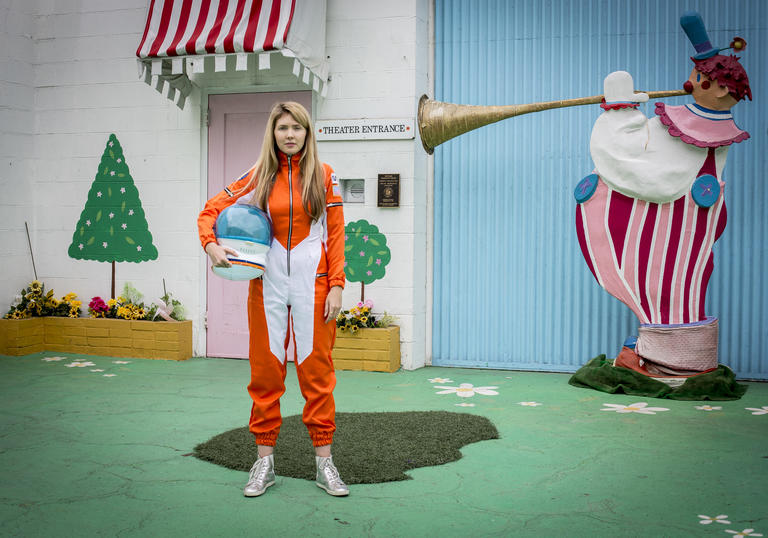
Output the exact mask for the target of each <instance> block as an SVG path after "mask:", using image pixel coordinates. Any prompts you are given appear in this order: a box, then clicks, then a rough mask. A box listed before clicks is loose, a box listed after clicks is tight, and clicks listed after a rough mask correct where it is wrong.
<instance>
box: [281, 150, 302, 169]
mask: <svg viewBox="0 0 768 538" xmlns="http://www.w3.org/2000/svg"><path fill="white" fill-rule="evenodd" d="M302 155H303V152H302V151H299V152H298V153H294V154H293V155H291V156H290V157H288V155H286V154H285V153H283V152H282V151H280V150H278V151H277V160H278V162H279V163H280V168H282V167H284V166H288V160H289V159H290V161H291V166H298V165H299V161H300V160H301V156H302Z"/></svg>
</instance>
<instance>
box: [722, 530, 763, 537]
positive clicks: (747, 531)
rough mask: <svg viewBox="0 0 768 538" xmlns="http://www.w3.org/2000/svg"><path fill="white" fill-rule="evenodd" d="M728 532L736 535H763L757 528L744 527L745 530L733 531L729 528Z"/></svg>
mask: <svg viewBox="0 0 768 538" xmlns="http://www.w3.org/2000/svg"><path fill="white" fill-rule="evenodd" d="M725 532H727V533H728V534H733V535H734V536H762V534H760V533H759V532H755V529H744V530H743V531H732V530H730V529H728V530H727V531H725Z"/></svg>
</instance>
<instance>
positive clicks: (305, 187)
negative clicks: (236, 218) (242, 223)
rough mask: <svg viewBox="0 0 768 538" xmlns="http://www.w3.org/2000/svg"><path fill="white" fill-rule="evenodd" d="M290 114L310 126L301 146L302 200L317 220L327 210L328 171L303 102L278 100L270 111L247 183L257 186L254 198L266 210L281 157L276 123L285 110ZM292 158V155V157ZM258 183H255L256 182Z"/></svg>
mask: <svg viewBox="0 0 768 538" xmlns="http://www.w3.org/2000/svg"><path fill="white" fill-rule="evenodd" d="M285 113H288V114H290V115H291V116H292V117H293V119H294V120H296V121H297V122H298V123H299V124H300V125H301V126H302V127H304V128H305V129H306V130H307V136H306V138H305V139H304V147H303V148H302V149H300V150H299V153H300V154H301V157H300V158H299V169H300V170H301V204H302V206H304V211H305V212H306V213H307V215H309V216H310V217H311V218H312V220H315V221H316V220H318V219H320V217H322V215H323V211H325V174H324V173H323V165H322V163H321V162H320V160H319V159H318V158H317V139H316V138H315V132H314V128H313V126H312V119H311V118H310V117H309V112H307V109H306V108H304V107H303V106H302V105H301V104H299V103H296V102H294V101H287V102H284V103H277V104H276V105H275V106H274V107H273V108H272V112H271V113H270V114H269V120H268V121H267V129H266V132H265V133H264V142H263V143H262V145H261V154H260V155H259V160H258V161H256V165H255V168H256V172H255V173H254V174H253V175H252V176H251V180H250V181H249V182H248V184H247V185H246V186H245V187H244V189H243V190H244V191H246V192H247V191H248V190H250V189H252V188H254V187H255V189H254V192H253V197H252V198H251V202H252V203H253V204H254V205H256V206H258V207H259V208H260V209H262V210H264V211H266V209H267V201H268V200H269V195H270V193H271V192H272V186H273V185H274V181H273V179H274V178H275V176H276V174H277V171H278V169H279V168H280V161H279V160H278V158H277V151H278V150H277V144H276V143H275V125H276V124H277V120H278V119H279V118H280V116H282V115H283V114H285ZM289 159H290V157H289ZM254 184H255V185H254Z"/></svg>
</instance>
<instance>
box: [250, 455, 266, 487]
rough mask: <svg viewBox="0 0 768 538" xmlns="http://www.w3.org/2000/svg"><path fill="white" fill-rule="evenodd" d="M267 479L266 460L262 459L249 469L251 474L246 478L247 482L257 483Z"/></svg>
mask: <svg viewBox="0 0 768 538" xmlns="http://www.w3.org/2000/svg"><path fill="white" fill-rule="evenodd" d="M266 479H267V464H266V458H262V459H260V460H259V461H257V462H256V465H254V466H253V469H251V474H250V476H249V478H248V481H249V482H259V481H262V482H263V481H264V480H266Z"/></svg>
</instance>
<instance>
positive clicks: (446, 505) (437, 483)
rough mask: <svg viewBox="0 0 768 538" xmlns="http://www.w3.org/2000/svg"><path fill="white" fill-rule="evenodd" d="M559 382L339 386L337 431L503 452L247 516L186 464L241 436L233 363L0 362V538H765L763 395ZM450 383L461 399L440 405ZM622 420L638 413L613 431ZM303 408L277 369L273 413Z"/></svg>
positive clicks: (373, 378) (349, 376)
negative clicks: (345, 419)
mask: <svg viewBox="0 0 768 538" xmlns="http://www.w3.org/2000/svg"><path fill="white" fill-rule="evenodd" d="M59 357H62V359H61V360H47V359H57V358H59ZM568 377H569V376H568V375H567V374H547V373H530V372H511V371H498V370H468V369H453V368H434V367H430V368H424V369H420V370H416V371H400V372H396V373H394V374H382V373H370V372H339V373H338V387H337V389H336V392H335V396H336V402H337V409H338V410H339V411H406V410H449V411H458V412H468V413H477V414H481V415H484V416H486V417H488V418H489V419H491V420H492V421H493V422H494V424H495V425H496V427H497V428H498V430H499V433H500V435H501V439H499V440H494V441H486V442H482V443H476V444H474V445H470V446H467V447H465V448H464V449H463V457H462V458H461V459H460V460H459V461H456V462H453V463H451V464H448V465H444V466H439V467H429V468H422V469H416V470H414V471H412V472H411V473H410V474H411V476H412V477H413V480H408V481H402V482H390V483H384V484H373V485H358V486H353V487H352V488H351V495H350V496H349V497H346V498H333V497H330V496H328V495H326V494H325V493H324V492H323V491H321V490H320V489H319V488H317V487H316V486H315V485H314V484H313V483H312V482H308V481H303V480H297V479H290V478H285V477H278V479H277V484H276V485H275V486H274V487H272V488H270V489H269V490H268V491H267V493H266V494H265V495H264V496H262V497H259V498H250V499H249V498H244V497H243V496H242V493H241V488H242V486H243V485H244V482H245V480H246V476H247V475H246V473H243V472H236V471H231V470H228V469H225V468H222V467H218V466H216V465H213V464H210V463H206V462H203V461H199V460H197V459H196V458H194V457H191V456H189V453H190V452H191V451H192V449H193V447H194V446H195V445H196V444H197V443H199V442H201V441H204V440H207V439H208V438H210V437H211V436H213V435H215V434H218V433H221V432H223V431H225V430H229V429H231V428H236V427H240V426H243V425H245V422H246V420H247V418H248V414H249V409H250V404H249V399H248V395H247V393H246V391H245V384H246V383H247V379H248V364H247V362H246V361H237V360H225V359H192V360H189V361H186V362H170V361H152V360H143V359H125V362H118V360H116V359H113V358H107V357H87V356H82V355H68V356H62V355H56V354H54V353H41V354H35V355H29V356H26V357H21V358H14V357H0V417H2V418H1V419H0V420H1V422H0V424H1V425H2V430H1V432H0V454H1V455H2V463H1V468H2V471H1V472H2V481H1V483H0V521H2V527H0V529H2V530H0V533H1V534H2V535H4V536H23V537H29V536H141V537H146V536H150V537H154V536H162V537H168V536H241V535H246V534H248V535H260V536H303V537H306V536H354V537H357V536H441V537H445V536H577V537H578V536H589V537H597V536H653V537H658V536H675V537H676V536H713V537H717V536H744V535H749V536H768V384H766V383H748V384H749V390H748V392H747V394H746V395H745V397H744V398H742V399H741V400H737V401H729V402H679V401H668V400H654V399H644V398H638V397H632V396H624V395H610V394H604V393H600V392H595V391H591V390H586V389H578V388H574V387H571V386H569V385H568V384H567V380H568ZM439 378H444V379H443V380H440V379H439ZM462 383H467V384H471V385H473V386H474V387H475V388H478V391H477V392H476V393H475V394H474V395H473V396H471V397H460V396H458V394H457V393H456V391H455V390H454V391H451V389H440V388H438V387H458V386H459V385H460V384H462ZM481 387H492V388H487V389H484V388H481ZM446 391H449V392H447V393H444V394H441V393H442V392H446ZM483 393H485V394H483ZM494 393H497V394H494ZM521 402H527V403H529V404H530V405H522V404H521ZM533 403H536V404H538V405H532V404H533ZM636 403H640V404H642V403H645V404H647V405H646V406H645V407H643V406H642V405H639V406H632V408H633V409H636V410H639V411H645V413H643V412H637V411H635V412H624V413H621V412H617V410H622V411H631V409H624V408H623V406H630V405H631V404H636ZM302 404H303V402H302V400H301V396H300V393H299V390H298V385H297V382H296V376H295V371H294V369H293V367H290V368H289V372H288V390H287V393H286V395H285V396H284V397H283V400H282V406H283V413H284V414H285V415H286V416H287V415H290V414H297V413H300V412H301V408H302ZM462 404H463V405H462ZM703 405H709V406H712V407H713V409H711V410H709V409H699V408H697V406H699V407H701V406H703ZM651 407H656V408H664V410H656V411H653V410H650V411H648V408H651ZM747 408H751V409H747ZM276 457H279V454H276ZM340 471H341V474H342V477H343V476H344V469H343V468H342V469H340ZM701 516H708V517H710V518H716V517H717V516H727V517H720V518H719V519H720V521H714V522H708V521H709V520H707V519H703V518H702V517H701ZM747 529H753V530H752V531H750V532H746V530H747ZM736 533H739V534H736Z"/></svg>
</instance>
